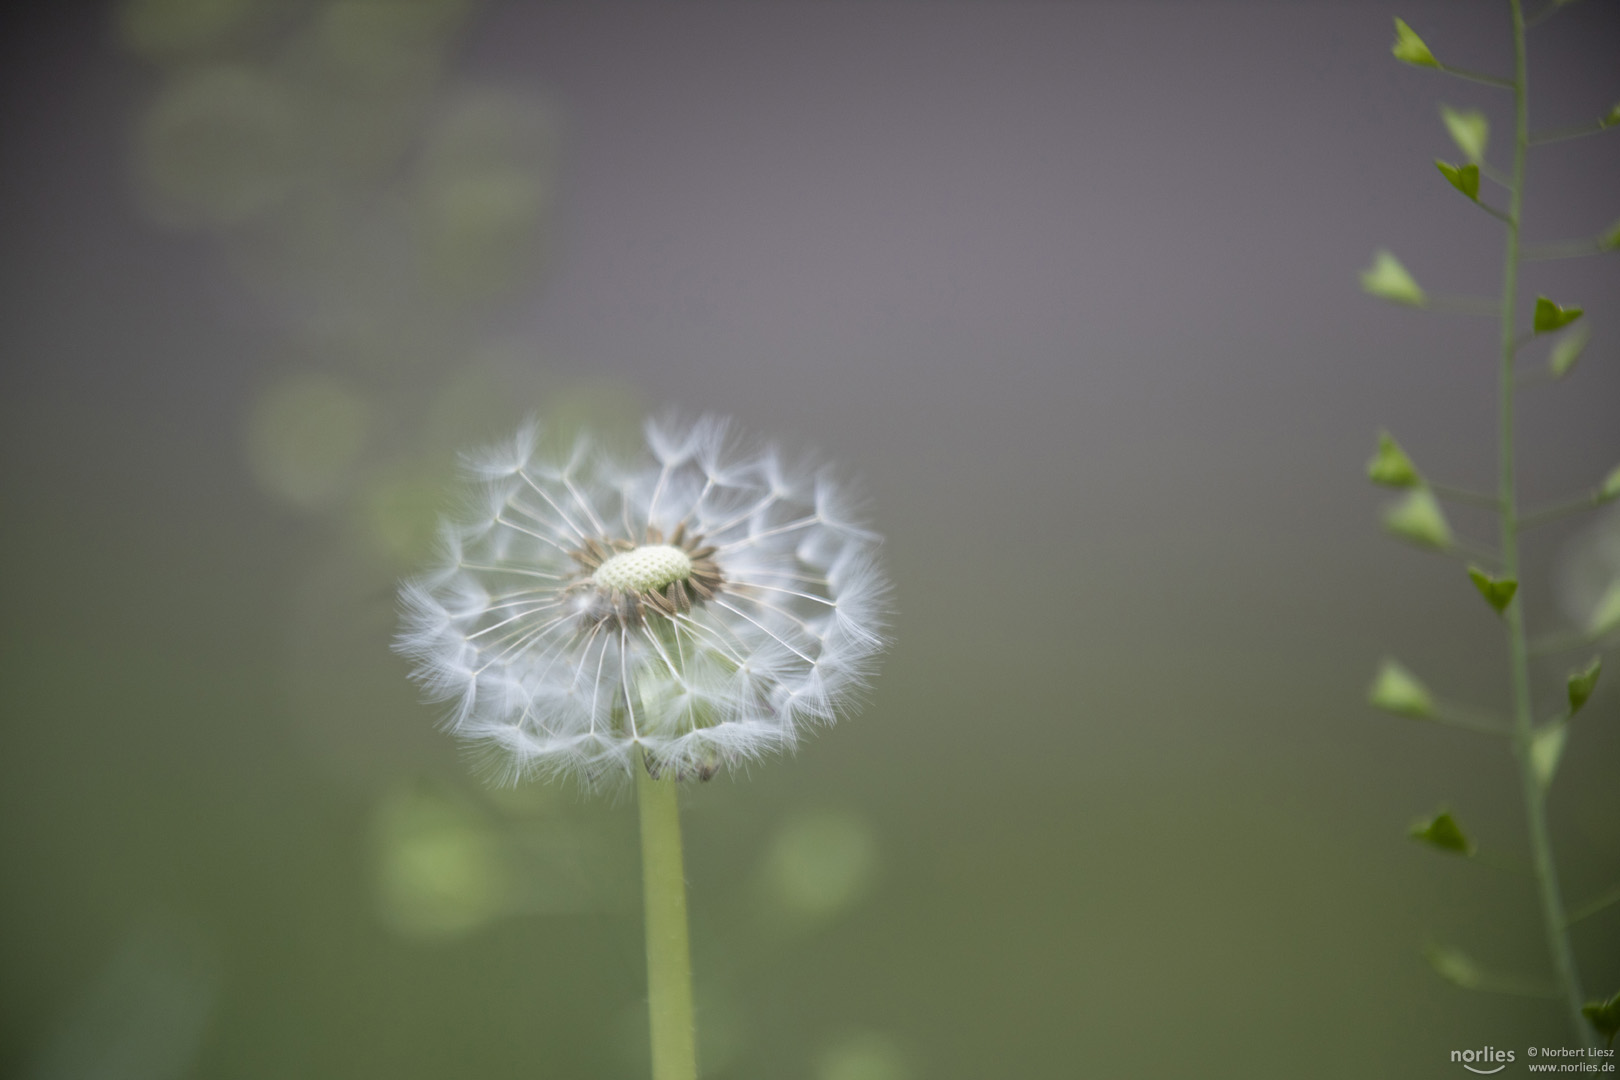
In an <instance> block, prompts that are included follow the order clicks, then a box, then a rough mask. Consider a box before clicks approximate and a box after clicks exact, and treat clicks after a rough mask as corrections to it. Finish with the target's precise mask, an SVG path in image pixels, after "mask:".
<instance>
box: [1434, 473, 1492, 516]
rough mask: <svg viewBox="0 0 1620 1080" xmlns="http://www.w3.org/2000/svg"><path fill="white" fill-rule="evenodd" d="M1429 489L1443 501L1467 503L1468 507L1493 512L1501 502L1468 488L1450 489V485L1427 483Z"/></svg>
mask: <svg viewBox="0 0 1620 1080" xmlns="http://www.w3.org/2000/svg"><path fill="white" fill-rule="evenodd" d="M1429 489H1430V490H1431V491H1433V492H1434V493H1435V494H1436V495H1438V496H1440V497H1441V498H1443V499H1450V500H1451V501H1452V502H1460V503H1467V504H1469V505H1470V506H1483V507H1486V508H1488V509H1491V510H1495V509H1496V508H1497V507H1499V506H1501V505H1502V503H1501V500H1499V499H1498V498H1497V497H1496V496H1495V495H1492V494H1489V493H1487V492H1483V491H1472V490H1470V489H1468V488H1460V487H1452V486H1451V485H1450V484H1437V483H1435V482H1434V481H1432V480H1431V481H1429Z"/></svg>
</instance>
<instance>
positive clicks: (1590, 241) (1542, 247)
mask: <svg viewBox="0 0 1620 1080" xmlns="http://www.w3.org/2000/svg"><path fill="white" fill-rule="evenodd" d="M1608 250H1610V249H1609V248H1606V247H1604V246H1603V245H1602V244H1601V243H1599V242H1598V238H1597V237H1595V236H1588V237H1585V238H1583V239H1580V240H1559V241H1557V242H1556V243H1552V244H1536V245H1534V246H1532V247H1527V248H1525V249H1524V252H1523V254H1521V255H1520V258H1522V259H1525V260H1528V261H1531V262H1547V261H1549V260H1551V259H1579V258H1583V257H1585V256H1587V255H1602V254H1603V253H1604V252H1606V251H1608Z"/></svg>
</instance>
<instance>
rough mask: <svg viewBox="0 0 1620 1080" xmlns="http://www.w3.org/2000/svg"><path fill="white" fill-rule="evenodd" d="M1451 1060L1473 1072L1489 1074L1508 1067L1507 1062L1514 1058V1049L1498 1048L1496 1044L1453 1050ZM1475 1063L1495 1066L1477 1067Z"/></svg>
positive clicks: (1482, 1074) (1483, 1074)
mask: <svg viewBox="0 0 1620 1080" xmlns="http://www.w3.org/2000/svg"><path fill="white" fill-rule="evenodd" d="M1451 1060H1452V1061H1455V1062H1458V1063H1460V1064H1461V1065H1462V1067H1463V1068H1465V1069H1467V1070H1468V1071H1469V1072H1471V1073H1478V1074H1479V1075H1481V1076H1489V1075H1491V1074H1492V1073H1499V1072H1501V1071H1502V1070H1503V1069H1505V1068H1507V1063H1508V1062H1510V1061H1512V1060H1513V1051H1511V1050H1498V1049H1496V1047H1494V1046H1485V1047H1481V1048H1480V1049H1478V1050H1453V1051H1452V1052H1451ZM1475 1065H1481V1066H1495V1067H1494V1068H1489V1067H1486V1068H1475V1067H1474V1066H1475Z"/></svg>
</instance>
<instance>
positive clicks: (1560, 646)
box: [1530, 629, 1615, 656]
mask: <svg viewBox="0 0 1620 1080" xmlns="http://www.w3.org/2000/svg"><path fill="white" fill-rule="evenodd" d="M1614 632H1615V631H1614V630H1613V629H1610V630H1606V631H1604V632H1603V633H1601V634H1595V633H1592V632H1591V631H1589V630H1566V631H1564V632H1563V633H1561V634H1548V635H1547V636H1546V637H1542V638H1537V639H1536V640H1535V641H1532V642H1531V643H1530V653H1531V655H1532V656H1547V655H1550V654H1552V653H1561V652H1570V651H1572V650H1574V649H1587V648H1591V647H1592V646H1593V645H1596V644H1598V643H1599V642H1601V641H1603V640H1604V639H1605V638H1607V637H1609V636H1610V635H1611V634H1613V633H1614Z"/></svg>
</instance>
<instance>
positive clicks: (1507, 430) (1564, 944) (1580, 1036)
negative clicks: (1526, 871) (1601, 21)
mask: <svg viewBox="0 0 1620 1080" xmlns="http://www.w3.org/2000/svg"><path fill="white" fill-rule="evenodd" d="M1508 10H1509V13H1510V16H1511V18H1512V24H1513V80H1512V83H1511V85H1512V87H1513V107H1514V130H1513V183H1512V186H1511V187H1510V188H1509V197H1510V202H1509V206H1508V222H1507V251H1506V254H1505V257H1504V259H1503V268H1502V308H1501V317H1502V363H1501V369H1500V379H1499V395H1500V396H1499V409H1500V416H1499V421H1498V422H1499V431H1498V439H1499V459H1498V466H1499V473H1500V475H1499V481H1498V491H1499V499H1500V505H1499V507H1498V515H1499V518H1500V522H1501V532H1502V563H1501V565H1502V570H1503V576H1505V577H1508V578H1512V579H1513V580H1515V581H1516V580H1518V578H1519V530H1520V528H1521V524H1522V523H1521V522H1520V520H1519V511H1518V503H1517V499H1516V492H1515V479H1516V477H1515V467H1514V457H1513V390H1514V381H1515V380H1514V364H1513V357H1514V353H1515V351H1516V350H1517V347H1518V343H1517V341H1516V340H1515V337H1516V330H1515V327H1514V314H1515V309H1516V307H1517V303H1518V278H1519V224H1520V222H1521V221H1522V220H1523V208H1524V165H1525V157H1526V151H1527V150H1528V149H1529V145H1530V124H1529V117H1530V110H1529V102H1528V93H1529V87H1528V79H1527V71H1526V69H1527V64H1526V63H1525V45H1524V11H1523V8H1522V6H1521V3H1520V0H1508ZM1504 614H1505V615H1506V617H1507V619H1506V621H1507V629H1508V656H1509V665H1510V668H1511V673H1512V682H1513V749H1514V754H1515V756H1516V757H1517V758H1518V761H1519V784H1520V787H1521V788H1522V789H1523V792H1524V808H1525V817H1526V823H1527V825H1528V826H1529V833H1530V861H1531V866H1532V867H1533V869H1534V870H1535V875H1536V884H1537V886H1538V890H1537V891H1538V893H1539V894H1540V899H1541V918H1542V924H1543V927H1544V929H1545V931H1546V935H1547V950H1548V952H1549V954H1550V956H1551V959H1552V965H1553V970H1554V972H1555V974H1556V976H1557V982H1558V989H1559V991H1560V993H1559V994H1558V996H1559V997H1561V998H1563V999H1564V1002H1565V1004H1566V1006H1567V1007H1568V1009H1569V1016H1570V1019H1571V1022H1572V1023H1573V1024H1574V1027H1575V1037H1576V1039H1577V1040H1578V1041H1579V1042H1580V1043H1582V1044H1591V1035H1590V1033H1589V1031H1588V1028H1587V1025H1586V1022H1585V1018H1584V1017H1583V1016H1582V1015H1581V1005H1582V999H1581V987H1580V976H1579V974H1578V973H1577V971H1576V969H1575V957H1574V954H1573V952H1572V951H1571V949H1570V945H1569V929H1568V926H1567V924H1566V922H1565V914H1564V902H1563V898H1562V897H1561V896H1560V895H1559V887H1558V870H1557V868H1556V867H1555V866H1554V864H1553V854H1552V837H1551V835H1550V833H1549V831H1548V829H1547V802H1546V793H1545V790H1544V786H1543V785H1542V783H1541V781H1540V780H1539V779H1538V778H1537V776H1536V769H1535V763H1534V760H1533V758H1532V755H1531V746H1532V743H1533V740H1534V721H1533V718H1532V716H1531V704H1530V663H1529V647H1528V644H1527V642H1526V638H1525V632H1524V604H1523V601H1519V602H1517V603H1512V604H1509V605H1508V607H1507V610H1506V612H1505V613H1504ZM1591 1045H1595V1044H1591Z"/></svg>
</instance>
